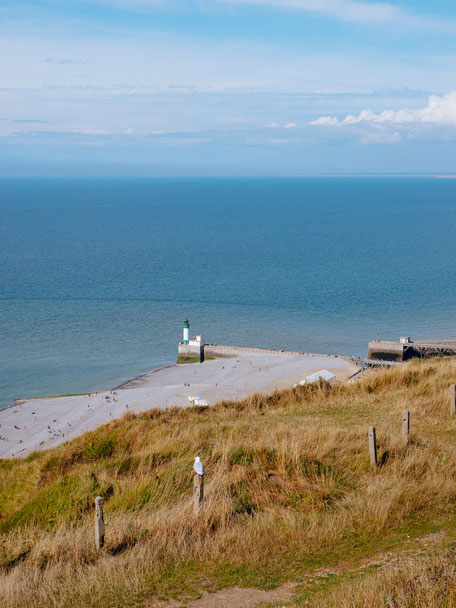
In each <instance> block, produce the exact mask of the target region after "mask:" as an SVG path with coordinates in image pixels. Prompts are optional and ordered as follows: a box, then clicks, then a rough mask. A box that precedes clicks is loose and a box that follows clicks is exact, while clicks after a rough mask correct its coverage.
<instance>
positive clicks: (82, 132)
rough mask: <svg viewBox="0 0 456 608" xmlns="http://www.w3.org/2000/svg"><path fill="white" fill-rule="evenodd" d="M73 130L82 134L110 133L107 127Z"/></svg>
mask: <svg viewBox="0 0 456 608" xmlns="http://www.w3.org/2000/svg"><path fill="white" fill-rule="evenodd" d="M71 132H72V133H80V134H81V135H110V132H109V131H106V130H105V129H73V130H72V131H71Z"/></svg>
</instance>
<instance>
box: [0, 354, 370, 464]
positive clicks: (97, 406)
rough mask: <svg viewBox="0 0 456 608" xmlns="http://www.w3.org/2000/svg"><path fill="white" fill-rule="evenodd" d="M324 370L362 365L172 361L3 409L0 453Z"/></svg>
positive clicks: (253, 358) (341, 373)
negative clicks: (131, 415)
mask: <svg viewBox="0 0 456 608" xmlns="http://www.w3.org/2000/svg"><path fill="white" fill-rule="evenodd" d="M321 369H327V370H329V371H330V372H332V373H333V374H335V375H336V378H337V379H338V380H346V379H347V378H348V377H350V376H351V375H353V374H354V373H355V372H356V371H357V369H359V368H357V367H356V366H355V365H353V364H352V363H350V362H349V361H347V360H345V359H342V358H338V357H329V356H311V355H297V354H288V353H277V354H249V355H246V356H241V357H238V358H230V359H220V360H216V361H206V362H204V363H202V364H191V365H172V366H169V367H165V368H162V369H159V370H157V371H154V372H151V373H149V374H146V375H144V376H141V377H139V378H136V379H134V380H131V381H129V382H126V383H125V384H123V385H122V386H121V387H119V388H117V389H112V390H106V391H104V392H98V393H88V394H85V395H77V396H69V397H50V398H40V399H28V400H24V401H22V402H20V403H18V404H17V405H15V406H14V407H10V408H7V409H5V410H1V411H0V458H10V457H12V456H19V457H24V456H27V455H28V454H30V453H31V452H33V451H36V450H44V449H47V448H50V447H53V446H55V445H58V444H60V443H63V442H65V441H68V440H69V439H72V438H73V437H76V436H78V435H81V434H83V433H85V432H87V431H90V430H93V429H95V428H97V427H98V426H100V425H102V424H105V423H107V422H109V421H110V420H113V419H116V418H121V417H122V416H123V415H124V414H125V413H127V412H135V413H138V412H144V411H147V410H149V409H152V408H163V409H164V408H167V407H172V406H178V407H188V406H189V401H188V397H189V396H190V395H197V396H199V397H201V398H202V399H206V400H208V401H209V402H211V403H215V402H217V401H221V400H237V399H241V398H244V397H246V396H248V395H250V394H253V393H255V392H259V391H260V392H263V393H270V392H272V391H273V390H275V389H283V388H287V387H289V386H291V385H292V384H294V383H295V382H297V381H299V380H301V379H303V378H304V377H305V376H307V375H309V374H311V373H313V372H316V371H319V370H321Z"/></svg>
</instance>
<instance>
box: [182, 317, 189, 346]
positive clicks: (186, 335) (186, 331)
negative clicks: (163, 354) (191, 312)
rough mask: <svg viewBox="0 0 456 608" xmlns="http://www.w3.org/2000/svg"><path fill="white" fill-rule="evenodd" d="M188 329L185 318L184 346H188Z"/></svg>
mask: <svg viewBox="0 0 456 608" xmlns="http://www.w3.org/2000/svg"><path fill="white" fill-rule="evenodd" d="M189 327H190V323H189V322H188V319H187V318H186V319H185V321H184V340H183V342H184V344H188V328H189Z"/></svg>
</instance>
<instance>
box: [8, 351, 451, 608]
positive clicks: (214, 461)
mask: <svg viewBox="0 0 456 608" xmlns="http://www.w3.org/2000/svg"><path fill="white" fill-rule="evenodd" d="M455 378H456V361H453V360H443V361H436V360H434V361H428V362H420V361H416V362H412V363H411V364H408V365H407V366H405V367H403V368H396V369H394V370H391V371H383V372H376V373H372V374H371V375H369V376H368V377H366V378H364V379H363V380H362V381H361V382H359V383H357V384H352V385H338V386H335V387H330V386H327V385H324V384H322V385H320V386H313V387H299V388H297V389H290V390H288V391H284V392H281V393H276V394H273V395H271V396H269V397H262V396H255V397H252V398H250V399H247V400H245V401H243V402H240V403H234V404H230V403H223V404H218V405H217V406H215V407H214V408H200V409H190V410H181V409H176V410H167V411H156V410H152V411H150V412H148V413H146V414H142V415H138V416H134V415H127V416H125V417H124V418H123V419H122V420H120V421H113V422H112V423H110V424H109V425H106V426H104V427H101V428H100V429H98V430H97V431H95V432H93V433H88V434H86V435H84V436H82V437H80V438H77V439H75V440H73V441H71V442H68V443H67V444H64V445H62V446H59V447H57V448H55V449H54V450H51V451H49V452H45V453H41V454H32V455H31V456H29V457H28V458H27V459H25V460H11V461H0V602H1V604H2V605H3V606H4V607H5V608H6V607H8V608H10V607H11V608H13V607H14V608H19V607H23V606H27V607H38V606H87V607H89V606H93V607H97V606H122V607H125V606H129V605H132V606H140V605H142V602H143V600H144V599H145V598H149V599H148V605H150V606H152V605H153V602H154V601H155V600H157V601H159V600H160V598H162V599H164V598H172V597H178V598H179V602H180V605H183V604H184V603H185V600H186V598H190V597H195V596H197V594H198V592H199V591H201V590H202V589H216V588H218V587H220V586H224V585H233V584H238V585H257V586H261V587H264V588H268V587H273V586H275V585H277V584H280V582H283V581H286V580H292V581H301V580H303V578H304V577H305V576H306V574H307V573H309V572H311V571H312V569H313V568H315V567H317V566H321V565H334V564H336V563H338V562H340V561H346V562H353V563H355V562H356V559H358V558H359V557H361V556H364V555H369V554H373V553H375V552H376V551H379V550H381V549H383V548H385V547H388V546H394V545H395V544H398V543H401V541H402V540H403V539H407V537H414V536H420V535H423V534H426V533H428V532H431V531H434V530H437V529H446V530H451V529H452V527H453V525H454V523H455V518H454V511H455V503H456V441H455V439H456V422H455V421H454V420H452V419H450V417H449V401H448V397H449V391H448V387H449V385H450V384H451V383H453V382H455ZM405 408H407V409H409V410H410V412H411V417H412V431H411V441H410V444H409V445H408V446H407V447H404V446H403V445H402V443H401V437H400V423H401V412H402V410H403V409H405ZM370 424H374V425H375V426H376V428H377V438H378V443H379V460H380V463H381V466H379V467H378V469H377V470H375V471H373V470H372V469H371V468H370V466H369V455H368V449H367V427H368V425H370ZM196 455H200V456H201V458H202V460H203V461H204V463H205V466H206V472H207V476H206V499H205V503H204V508H203V509H202V511H201V513H200V515H199V517H198V518H196V517H195V516H194V515H193V512H192V463H193V459H194V457H195V456H196ZM98 494H101V495H103V496H105V498H106V503H105V518H106V535H107V537H106V540H107V542H106V547H105V549H104V551H103V553H102V554H101V555H96V553H95V550H94V546H93V529H92V518H93V498H94V496H96V495H98ZM404 576H405V575H404ZM423 576H424V575H423ZM392 577H393V575H392ZM393 578H394V577H393ZM393 578H391V581H393ZM359 584H360V585H361V584H362V583H359ZM378 584H379V585H380V587H381V584H383V583H382V582H381V581H380V582H379V583H378ZM391 584H393V582H391ZM380 587H379V589H380ZM353 589H355V587H353ZM356 589H357V591H356V592H357V593H359V598H360V599H359V601H360V602H362V601H364V600H363V599H362V598H363V593H364V591H363V589H362V587H359V588H358V587H356ZM353 592H354V593H355V591H353ZM331 593H333V594H334V597H333V599H331V602H334V603H326V604H320V603H318V602H320V601H323V600H320V599H319V598H320V596H319V594H318V593H317V594H316V595H312V594H311V595H308V594H304V595H303V596H302V598H301V599H299V598H298V600H297V601H298V602H309V601H310V602H316V603H315V605H318V606H320V605H326V606H330V605H334V606H335V605H343V606H345V605H346V606H349V605H350V606H357V605H360V606H361V605H366V606H367V605H376V604H363V603H360V604H356V603H352V604H348V603H345V604H342V603H341V602H340V597H339V599H338V598H337V596H336V595H335V594H336V591H331ZM379 593H380V591H379ZM448 593H449V591H448ZM448 593H447V596H448ZM345 596H346V592H345ZM345 596H344V597H345ZM328 597H329V596H328ZM341 597H342V596H341ZM324 601H327V602H328V601H329V600H328V599H326V600H324ZM344 601H345V600H344ZM306 605H308V604H306ZM378 605H379V606H380V605H381V604H378ZM385 605H389V604H385ZM393 605H394V606H396V605H397V606H398V607H399V606H400V607H402V606H405V605H408V604H391V606H393ZM410 605H413V604H410ZM416 605H417V606H418V605H421V604H416ZM436 605H437V604H436ZM439 605H442V606H446V605H447V604H444V603H442V604H439ZM448 605H450V604H448Z"/></svg>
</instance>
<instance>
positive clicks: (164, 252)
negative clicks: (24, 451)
mask: <svg viewBox="0 0 456 608" xmlns="http://www.w3.org/2000/svg"><path fill="white" fill-rule="evenodd" d="M455 227H456V181H455V180H452V179H431V178H386V177H385V178H302V179H300V178H299V179H298V178H296V179H289V178H287V179H279V178H277V179H272V178H271V179H263V178H262V179H155V180H154V179H150V180H148V179H97V180H92V179H80V180H70V179H65V180H64V179H61V180H59V179H54V180H46V179H40V180H32V179H29V180H13V179H11V180H3V181H0V407H4V406H7V405H8V404H10V403H11V401H12V399H14V398H19V397H30V396H42V395H56V394H68V393H79V392H84V391H94V390H97V389H105V388H109V387H112V386H114V385H117V384H119V383H121V382H122V381H124V380H127V379H129V378H131V377H134V376H137V375H139V374H141V373H144V372H146V371H149V370H152V369H154V368H157V367H160V366H163V365H167V364H170V363H173V362H174V361H175V359H176V349H177V343H178V341H179V339H180V338H181V335H182V322H183V320H184V318H185V317H186V316H188V318H189V319H190V324H191V328H190V331H191V333H195V334H196V333H201V334H203V336H204V338H205V340H206V341H209V342H215V343H219V344H235V345H244V346H257V347H272V348H279V349H281V348H284V349H292V350H303V351H307V352H318V353H340V354H353V355H366V351H367V343H368V341H369V340H371V339H373V338H375V337H376V335H377V331H379V332H380V337H381V338H383V339H386V338H391V339H397V338H398V337H399V336H400V335H410V336H412V337H416V338H443V337H456V298H455V279H456V238H455Z"/></svg>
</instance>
